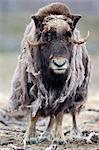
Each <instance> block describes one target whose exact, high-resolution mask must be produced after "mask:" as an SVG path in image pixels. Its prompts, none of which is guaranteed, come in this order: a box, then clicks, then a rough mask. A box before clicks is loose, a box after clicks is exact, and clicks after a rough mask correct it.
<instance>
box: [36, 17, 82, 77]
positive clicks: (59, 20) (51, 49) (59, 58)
mask: <svg viewBox="0 0 99 150" xmlns="http://www.w3.org/2000/svg"><path fill="white" fill-rule="evenodd" d="M79 18H80V17H78V18H77V16H76V19H74V20H73V19H71V18H67V17H64V16H63V15H58V16H57V15H50V16H48V17H45V18H44V20H43V22H42V27H41V28H42V29H41V30H42V31H40V35H39V40H40V41H41V44H40V46H39V55H40V57H39V58H40V62H41V68H43V70H44V69H45V71H48V70H49V71H50V72H53V73H54V74H64V73H65V72H66V70H68V69H69V66H70V65H69V64H70V61H71V57H72V50H73V42H72V35H73V30H74V28H75V24H76V23H77V20H78V19H79ZM37 25H39V23H38V24H37Z"/></svg>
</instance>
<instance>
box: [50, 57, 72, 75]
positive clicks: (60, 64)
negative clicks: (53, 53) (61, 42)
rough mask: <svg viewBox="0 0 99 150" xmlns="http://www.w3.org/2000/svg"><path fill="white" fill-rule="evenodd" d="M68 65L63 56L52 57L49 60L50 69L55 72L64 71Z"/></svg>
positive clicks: (61, 72) (60, 72)
mask: <svg viewBox="0 0 99 150" xmlns="http://www.w3.org/2000/svg"><path fill="white" fill-rule="evenodd" d="M68 67H69V62H68V59H66V58H65V57H63V56H58V57H53V58H52V59H51V62H50V69H52V70H53V72H54V73H56V74H63V73H65V71H66V69H67V68H68Z"/></svg>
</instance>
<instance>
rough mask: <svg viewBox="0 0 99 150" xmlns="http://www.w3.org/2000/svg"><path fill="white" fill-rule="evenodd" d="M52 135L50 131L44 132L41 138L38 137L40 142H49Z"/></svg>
mask: <svg viewBox="0 0 99 150" xmlns="http://www.w3.org/2000/svg"><path fill="white" fill-rule="evenodd" d="M51 140H52V137H51V133H49V132H44V133H43V134H42V135H41V136H40V137H39V138H38V142H39V143H41V142H48V141H51Z"/></svg>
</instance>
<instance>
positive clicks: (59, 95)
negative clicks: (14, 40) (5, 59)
mask: <svg viewBox="0 0 99 150" xmlns="http://www.w3.org/2000/svg"><path fill="white" fill-rule="evenodd" d="M80 18H81V16H80V15H73V14H71V12H70V10H69V8H68V7H67V6H66V5H64V4H61V3H52V4H50V5H48V6H45V7H44V8H41V9H40V10H39V11H38V12H37V13H36V14H34V15H33V16H32V18H31V22H30V23H29V25H28V26H27V28H26V31H25V33H24V37H23V40H22V43H21V54H20V56H19V58H18V64H17V68H16V70H15V73H14V77H13V80H12V94H11V97H10V106H11V109H13V111H17V112H19V113H20V112H24V115H26V114H27V115H28V118H29V122H28V123H29V125H28V128H27V131H26V133H25V140H24V141H25V142H26V141H27V140H28V138H30V137H31V136H32V137H34V136H35V125H36V121H37V120H38V118H39V117H41V116H42V117H47V116H50V121H49V124H48V127H47V131H46V132H44V133H43V136H45V135H48V134H49V133H50V131H51V129H52V126H53V124H54V122H56V126H55V135H56V137H58V138H59V139H60V140H64V134H63V132H62V119H63V114H64V113H67V112H68V113H70V114H71V116H72V118H73V129H74V132H75V133H77V125H76V113H77V112H79V111H80V110H81V108H82V107H83V106H84V103H85V101H86V99H87V93H88V84H89V79H90V59H89V55H88V52H87V49H86V46H85V42H86V40H87V37H86V38H85V39H82V38H81V36H80V32H79V31H78V30H77V29H76V24H77V22H78V20H79V19H80ZM43 136H41V138H40V139H42V137H43Z"/></svg>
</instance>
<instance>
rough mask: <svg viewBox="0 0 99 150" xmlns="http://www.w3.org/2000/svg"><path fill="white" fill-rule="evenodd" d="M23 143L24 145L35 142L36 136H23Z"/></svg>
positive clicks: (36, 141)
mask: <svg viewBox="0 0 99 150" xmlns="http://www.w3.org/2000/svg"><path fill="white" fill-rule="evenodd" d="M23 143H24V147H26V145H31V144H37V143H38V140H37V138H25V139H24V140H23Z"/></svg>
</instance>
